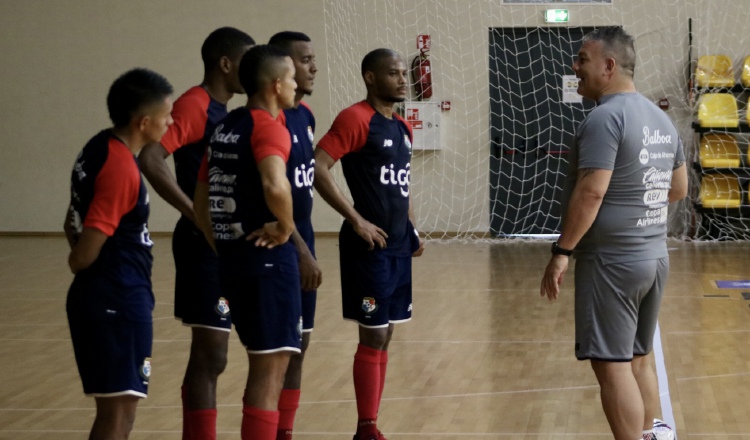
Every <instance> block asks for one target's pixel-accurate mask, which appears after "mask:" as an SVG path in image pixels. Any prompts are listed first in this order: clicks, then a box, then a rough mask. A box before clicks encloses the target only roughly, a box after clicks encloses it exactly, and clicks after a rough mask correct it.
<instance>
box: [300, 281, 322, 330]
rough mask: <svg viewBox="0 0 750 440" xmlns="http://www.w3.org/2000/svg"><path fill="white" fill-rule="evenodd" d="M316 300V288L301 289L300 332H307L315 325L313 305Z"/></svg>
mask: <svg viewBox="0 0 750 440" xmlns="http://www.w3.org/2000/svg"><path fill="white" fill-rule="evenodd" d="M317 302H318V291H317V290H303V291H302V332H304V333H309V332H311V331H313V328H314V327H315V306H316V305H317Z"/></svg>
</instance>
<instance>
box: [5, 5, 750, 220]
mask: <svg viewBox="0 0 750 440" xmlns="http://www.w3.org/2000/svg"><path fill="white" fill-rule="evenodd" d="M747 3H748V2H747V1H746V0H743V1H741V2H735V1H729V0H613V4H611V5H573V4H567V5H565V6H563V7H566V8H567V9H569V10H570V12H571V22H570V23H569V25H570V26H597V25H599V26H600V25H608V24H623V25H625V27H626V29H627V30H628V31H629V32H631V33H632V34H634V35H635V36H636V39H637V49H638V64H639V66H638V68H637V72H636V84H637V86H638V88H639V90H640V91H641V92H642V93H644V94H645V95H646V96H648V97H650V98H653V99H654V100H656V99H658V98H661V97H664V96H666V97H668V98H669V99H670V102H671V104H672V110H670V115H671V116H672V117H673V118H674V119H675V120H676V121H677V123H678V125H679V126H680V128H681V130H682V133H683V136H684V138H685V140H686V144H688V145H690V143H691V142H692V135H691V133H690V131H689V121H690V117H691V116H690V115H691V110H690V107H689V103H688V102H687V99H686V93H685V88H684V85H685V68H686V67H685V66H686V62H687V41H688V39H687V21H688V17H693V18H694V19H695V23H694V32H695V35H694V44H695V46H696V47H695V49H694V51H693V55H694V57H695V56H697V55H699V54H701V53H707V52H712V51H714V48H720V49H721V50H722V51H724V52H726V53H728V54H730V55H731V56H732V57H733V58H735V59H736V60H738V61H739V60H741V59H742V58H743V57H744V56H745V55H747V54H750V49H744V48H746V47H750V46H748V44H747V39H746V38H745V37H743V36H741V34H738V33H737V32H734V30H737V29H744V27H745V26H746V23H747V22H748V21H749V20H748V18H750V9H748V8H747V7H746V6H747ZM558 7H560V6H558ZM545 8H546V6H540V5H505V4H503V3H502V2H501V1H500V0H492V1H490V0H296V1H294V0H252V1H238V0H225V1H220V2H205V1H197V0H159V1H145V0H131V1H128V2H115V1H112V0H100V1H92V0H89V1H80V0H76V1H73V0H54V1H53V0H34V1H13V0H6V1H2V2H0V34H2V38H0V53H1V54H3V62H2V66H3V68H2V69H0V84H2V86H0V112H2V118H0V129H1V130H2V132H3V133H4V136H3V137H2V139H3V140H2V141H0V148H2V151H3V153H4V155H5V160H3V161H2V162H0V201H1V202H2V205H3V209H1V210H0V231H58V230H60V226H61V223H62V218H63V214H64V210H65V208H66V206H67V203H68V179H69V174H70V167H71V166H72V163H73V159H74V157H75V155H76V154H77V152H78V151H79V150H80V148H81V147H82V146H83V144H84V143H85V141H86V140H88V138H90V137H91V136H92V135H93V134H94V133H95V132H96V131H98V130H99V129H101V128H104V127H106V126H107V125H108V124H109V121H108V119H107V114H106V108H105V96H106V92H107V89H108V87H109V85H110V84H111V82H112V80H113V79H114V78H115V77H116V76H117V75H119V74H120V73H122V72H123V71H125V70H127V69H128V68H131V67H135V66H144V67H149V68H152V69H154V70H156V71H158V72H160V73H162V74H164V75H165V76H167V77H168V78H169V79H170V80H171V81H172V83H173V85H174V86H175V89H176V91H177V92H178V93H181V92H182V91H184V90H186V89H187V88H188V87H190V86H192V85H194V84H196V83H198V82H199V81H200V79H201V75H202V69H201V62H200V54H199V48H200V45H201V43H202V41H203V39H204V38H205V36H206V35H207V34H208V33H209V32H210V31H211V30H213V29H215V28H217V27H219V26H225V25H230V26H235V27H238V28H240V29H243V30H245V31H247V32H248V33H250V34H251V35H252V36H253V37H254V38H255V39H256V40H257V41H260V42H264V41H267V39H268V37H270V35H272V34H273V33H275V32H276V31H279V30H283V29H293V30H300V31H304V32H306V33H308V34H309V35H310V36H311V37H312V38H313V41H314V43H315V47H316V51H317V57H318V61H319V62H318V64H319V68H320V69H321V70H320V72H319V74H318V80H317V81H316V91H315V94H314V95H313V96H312V97H310V99H309V100H308V101H309V102H310V104H311V105H312V107H313V109H314V110H315V113H316V117H317V120H318V130H317V135H316V138H317V139H319V138H320V136H321V135H322V134H323V133H324V132H325V131H326V130H327V129H328V127H329V126H330V123H331V121H332V118H333V117H334V116H335V114H336V113H337V112H338V111H339V110H340V109H341V108H343V107H345V106H347V105H349V104H351V103H353V102H355V101H357V100H360V99H362V98H364V88H363V87H362V85H361V79H360V77H359V72H358V70H359V67H358V66H359V62H360V60H361V58H362V56H363V55H364V54H365V53H366V52H367V51H369V50H371V49H374V48H376V47H381V46H389V47H392V48H394V49H396V50H398V51H399V52H401V53H402V54H404V55H405V57H406V58H407V63H408V61H409V60H411V58H412V57H413V56H414V55H415V54H416V48H415V46H414V40H415V37H416V35H417V34H419V33H428V34H430V35H431V36H432V40H433V50H432V52H431V57H432V63H433V64H432V65H433V69H434V72H435V73H434V75H433V78H434V84H435V97H434V98H433V100H441V99H447V100H450V101H451V102H452V104H453V109H452V110H451V111H450V112H448V113H446V114H444V119H443V132H442V134H443V139H444V149H443V150H442V151H438V152H420V153H417V154H415V157H414V160H413V163H412V170H413V178H412V181H413V184H414V189H413V193H412V194H413V196H414V200H415V207H416V210H417V214H418V215H417V216H418V219H419V220H418V221H419V226H420V228H421V229H423V230H438V231H458V230H462V231H479V232H485V231H486V230H487V228H488V212H487V205H488V200H487V199H488V191H487V185H488V155H489V139H488V138H489V135H488V124H489V98H488V96H489V91H488V70H487V53H488V48H487V44H488V28H490V27H508V26H529V27H536V26H543V25H544V23H542V10H543V9H545ZM259 11H262V12H259ZM718 11H721V13H719V12H718ZM730 30H731V32H730ZM746 52H747V53H746ZM241 104H242V99H237V98H236V99H234V100H233V101H232V103H230V107H233V106H236V105H241ZM151 201H152V218H151V222H150V223H151V229H152V230H153V231H169V230H171V229H172V226H173V224H174V222H175V220H176V218H177V216H176V214H175V212H174V210H172V209H171V208H170V207H168V206H167V205H166V204H165V203H164V202H163V201H162V200H161V199H160V198H159V197H158V196H153V197H151ZM339 222H340V218H339V216H338V215H337V214H335V213H334V212H333V211H332V210H331V209H330V208H328V206H326V205H325V204H324V202H322V200H321V199H320V198H318V199H317V204H316V208H315V212H314V223H315V225H316V228H317V230H319V231H335V230H337V229H338V226H339Z"/></svg>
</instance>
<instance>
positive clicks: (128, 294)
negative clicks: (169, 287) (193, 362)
mask: <svg viewBox="0 0 750 440" xmlns="http://www.w3.org/2000/svg"><path fill="white" fill-rule="evenodd" d="M116 290H122V288H120V289H116V288H114V291H113V287H112V286H109V285H108V283H107V282H80V280H79V279H78V278H77V279H76V280H75V281H74V282H73V285H72V286H71V288H70V290H69V291H68V300H67V304H66V309H67V314H68V324H69V326H70V336H71V339H72V341H73V350H74V352H75V358H76V363H77V364H78V372H79V374H80V375H81V380H82V382H83V392H84V393H85V394H86V395H88V396H94V397H115V396H123V395H132V396H137V397H146V395H147V393H148V384H149V379H150V377H151V345H152V341H153V321H152V318H151V312H152V311H153V307H154V301H153V294H152V292H151V289H149V288H130V289H128V290H122V291H120V292H116ZM118 297H121V298H118ZM103 298H104V300H103Z"/></svg>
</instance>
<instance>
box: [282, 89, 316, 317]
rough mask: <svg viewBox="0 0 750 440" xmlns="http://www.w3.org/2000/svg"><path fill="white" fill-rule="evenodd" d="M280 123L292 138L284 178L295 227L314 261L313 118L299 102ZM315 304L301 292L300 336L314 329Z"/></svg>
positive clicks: (308, 293)
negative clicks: (287, 185)
mask: <svg viewBox="0 0 750 440" xmlns="http://www.w3.org/2000/svg"><path fill="white" fill-rule="evenodd" d="M281 120H282V122H283V123H284V124H285V125H286V128H287V129H288V130H289V133H290V135H291V138H292V149H291V152H290V154H289V162H288V163H287V177H288V178H289V183H291V185H292V202H293V205H294V225H295V227H296V228H297V231H298V232H299V234H300V236H301V237H302V239H303V240H304V241H305V244H307V247H308V249H310V252H311V253H312V255H313V257H315V234H314V233H313V227H312V206H313V180H314V177H315V158H314V155H313V140H314V133H315V117H314V116H313V114H312V110H311V109H310V107H309V106H308V105H307V104H306V103H305V102H300V104H299V106H298V107H297V108H291V109H287V110H284V111H283V112H282V113H281ZM316 300H317V290H310V291H302V331H303V332H311V331H312V330H313V327H314V326H315V305H316V302H317V301H316Z"/></svg>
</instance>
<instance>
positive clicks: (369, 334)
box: [359, 329, 389, 350]
mask: <svg viewBox="0 0 750 440" xmlns="http://www.w3.org/2000/svg"><path fill="white" fill-rule="evenodd" d="M377 330H380V329H377ZM388 339H389V337H388V331H386V330H385V329H383V331H375V330H369V331H364V332H360V337H359V342H360V344H362V345H365V346H367V347H370V348H374V349H376V350H382V349H383V348H384V347H385V346H386V344H387V343H388Z"/></svg>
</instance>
